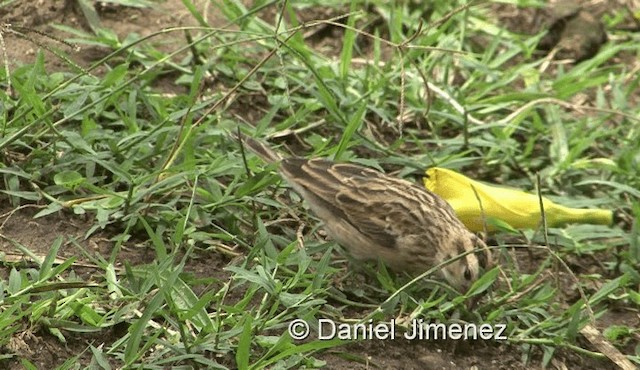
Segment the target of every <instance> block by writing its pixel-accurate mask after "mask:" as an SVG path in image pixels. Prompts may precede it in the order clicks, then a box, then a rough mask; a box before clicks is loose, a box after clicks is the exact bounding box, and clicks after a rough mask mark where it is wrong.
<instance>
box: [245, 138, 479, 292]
mask: <svg viewBox="0 0 640 370" xmlns="http://www.w3.org/2000/svg"><path fill="white" fill-rule="evenodd" d="M240 139H241V141H242V142H243V143H244V145H246V147H247V148H249V149H250V150H251V151H252V152H254V153H255V154H257V155H258V156H259V157H260V158H262V159H263V160H264V161H266V162H268V163H271V162H279V166H278V169H279V172H280V174H281V175H282V177H283V178H284V179H285V180H286V181H287V182H288V183H289V184H290V185H291V187H292V188H293V189H294V190H295V191H296V192H298V193H299V194H300V195H301V196H302V198H304V199H305V200H306V201H307V203H308V204H309V207H310V208H311V210H312V211H313V212H315V214H316V215H317V216H318V217H319V218H320V219H321V220H322V221H323V222H324V224H325V227H326V229H327V231H328V233H329V235H331V237H333V239H334V240H336V241H337V242H338V243H339V244H340V245H342V246H343V247H345V248H346V249H347V251H348V252H349V253H350V254H351V255H352V256H353V257H355V258H356V259H361V260H376V259H379V260H381V261H382V262H383V263H385V264H386V265H387V266H388V267H390V268H391V269H393V270H395V271H405V272H408V273H410V274H412V275H416V274H420V273H423V272H425V271H426V270H428V269H429V268H431V267H433V266H434V265H436V264H439V263H441V262H443V261H446V260H450V259H452V258H454V257H455V256H457V255H459V254H462V253H465V252H467V251H472V250H476V252H477V253H469V254H467V255H465V256H464V257H461V258H459V259H457V260H455V261H453V262H451V263H449V264H447V265H446V266H444V267H443V268H442V269H441V273H442V275H443V276H444V278H445V279H446V280H447V281H448V282H449V283H450V284H451V285H453V286H454V287H456V288H458V289H460V290H462V291H466V290H467V289H468V288H469V286H470V285H471V284H472V283H473V282H474V281H476V280H477V278H478V275H479V274H480V268H485V267H487V265H488V263H489V260H490V254H489V250H488V249H487V246H486V245H485V243H484V242H483V241H482V240H481V239H480V238H478V237H477V236H476V235H474V234H473V233H472V232H470V231H469V230H468V229H467V228H466V227H465V226H464V225H463V224H462V222H461V221H460V220H459V219H458V218H457V217H456V215H455V213H454V211H453V209H452V208H451V206H449V204H448V203H447V202H446V201H444V200H443V199H442V198H440V197H438V196H437V195H435V194H433V193H431V192H430V191H428V190H426V189H425V188H423V187H421V186H418V185H416V184H413V183H411V182H409V181H406V180H401V179H398V178H394V177H391V176H388V175H385V174H384V173H381V172H378V171H376V170H373V169H370V168H366V167H362V166H359V165H355V164H349V163H335V162H332V161H329V160H325V159H304V158H296V157H290V158H283V157H281V156H280V155H279V154H277V153H276V152H275V151H274V150H272V149H271V148H269V147H268V146H267V145H265V144H263V143H261V142H259V141H257V140H255V139H253V138H250V137H248V136H246V135H244V134H241V136H240Z"/></svg>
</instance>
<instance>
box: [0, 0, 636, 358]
mask: <svg viewBox="0 0 640 370" xmlns="http://www.w3.org/2000/svg"><path fill="white" fill-rule="evenodd" d="M86 3H87V2H83V4H84V6H87V4H86ZM184 3H185V6H187V7H189V9H190V11H191V14H192V15H193V17H194V19H195V20H196V21H197V22H198V23H199V24H200V27H192V28H189V29H188V33H189V34H190V38H189V40H192V42H191V43H190V44H187V42H186V41H184V42H183V43H174V44H173V50H172V52H170V53H167V52H164V51H161V50H160V49H158V48H155V47H154V46H153V42H154V40H155V39H156V38H157V37H161V36H164V35H167V34H168V35H172V36H174V37H176V38H178V39H184V37H183V36H182V35H183V34H184V32H185V29H183V28H175V29H171V30H162V31H161V30H158V32H157V33H155V34H154V35H152V36H150V37H147V38H146V39H137V38H136V36H135V35H130V36H129V37H128V38H127V39H126V40H118V39H117V36H116V35H115V33H113V32H112V31H110V30H105V29H103V28H101V26H100V25H99V24H98V23H95V22H96V21H95V19H94V18H93V17H92V16H87V17H88V19H89V20H90V21H91V22H93V23H92V29H93V30H94V33H93V34H92V33H85V32H81V31H77V30H75V31H73V30H71V29H69V28H65V27H59V28H61V29H65V30H67V31H69V32H73V34H72V33H69V35H70V36H69V40H68V41H70V42H74V43H77V44H79V45H102V46H106V47H108V48H110V49H111V50H112V51H113V53H112V54H110V55H109V56H108V57H106V58H104V59H103V60H100V61H97V62H96V64H95V65H94V66H92V67H90V68H87V70H86V73H85V72H80V73H77V74H75V73H74V72H52V71H50V70H47V68H45V60H44V56H43V54H42V53H38V54H37V57H36V59H35V62H34V63H33V64H31V65H25V66H20V67H16V68H12V69H11V71H10V72H11V86H12V87H13V89H14V91H15V94H13V96H9V95H7V94H6V93H5V92H4V91H3V92H0V96H1V104H2V107H1V112H0V113H1V114H2V135H1V137H0V150H2V153H3V157H4V159H3V163H2V165H0V175H1V176H2V179H3V181H4V187H3V190H2V193H3V194H4V196H3V201H5V202H7V204H11V205H12V206H13V207H18V206H19V205H21V204H30V203H38V204H41V205H45V206H46V207H44V208H43V209H42V210H41V211H40V212H39V213H38V216H39V217H44V216H47V215H50V214H54V213H58V212H59V211H60V210H64V212H63V213H62V215H63V217H69V218H72V217H74V214H89V215H91V216H92V217H94V219H95V223H94V226H93V227H92V228H91V229H90V230H88V231H87V236H89V235H95V234H99V233H103V234H101V235H104V233H107V235H109V238H110V242H111V243H112V245H113V248H112V252H111V254H110V255H102V256H98V255H95V254H94V253H93V252H91V251H88V250H87V249H85V247H83V243H82V241H74V242H73V245H74V246H75V248H77V253H76V255H77V257H76V258H71V259H66V260H64V262H62V263H54V260H55V258H56V257H57V254H58V250H59V247H60V245H61V243H62V241H63V240H62V239H58V240H56V242H55V243H54V244H53V245H52V246H51V249H50V252H49V254H48V255H47V256H46V258H41V257H38V256H37V255H33V253H31V257H32V259H33V260H35V261H36V262H37V263H36V265H35V266H36V267H24V266H23V265H21V264H17V265H12V264H9V263H5V270H6V271H8V273H7V274H6V275H7V278H6V279H3V280H0V288H1V289H0V307H1V309H0V346H7V345H8V343H9V341H10V338H11V337H12V336H13V335H17V334H18V333H20V332H22V331H25V330H26V328H27V327H32V326H34V327H38V328H40V330H41V331H42V332H46V333H50V334H53V335H54V336H56V337H58V338H59V340H60V342H61V343H62V342H64V340H65V337H69V336H73V337H80V338H82V336H83V335H84V334H86V333H107V332H109V333H120V334H119V336H116V337H112V340H111V341H110V342H109V343H105V345H104V346H93V345H90V346H88V347H87V352H88V353H91V356H89V357H90V358H91V361H92V362H93V364H94V365H95V366H97V367H99V368H105V369H107V368H110V367H132V368H133V367H136V368H137V367H142V366H144V367H145V368H163V367H165V366H183V367H187V366H192V367H199V368H214V369H215V368H220V369H226V368H239V369H258V368H279V369H285V368H300V367H303V366H304V367H307V368H316V367H321V366H322V365H323V364H325V362H326V361H330V360H329V359H330V357H326V356H323V351H325V350H326V349H333V350H334V352H337V353H340V352H346V354H344V356H349V354H348V352H349V350H348V349H345V347H344V345H345V344H347V341H341V340H330V341H321V340H314V339H311V340H308V341H302V342H301V341H296V340H293V339H292V338H290V337H289V336H287V335H283V333H285V332H286V330H287V325H288V324H289V323H290V322H291V321H292V320H294V319H304V320H307V321H308V322H309V323H311V325H312V328H313V323H315V322H317V320H318V319H319V318H330V319H333V320H336V321H346V322H352V323H355V322H359V321H362V322H366V320H369V319H373V320H374V321H376V322H382V321H389V320H390V319H391V318H405V319H407V318H416V319H417V318H421V319H424V320H425V321H429V320H437V321H440V322H444V323H454V322H473V323H490V324H505V325H506V326H507V329H506V335H507V336H508V340H507V341H506V343H500V345H507V344H508V345H512V346H514V348H517V349H518V351H519V353H518V355H517V356H516V357H519V358H520V359H521V360H522V361H523V362H524V363H528V364H534V365H535V364H543V365H545V366H546V365H548V364H550V361H551V359H552V358H553V357H554V356H556V355H557V353H558V350H562V351H568V352H574V353H576V354H577V355H579V356H584V357H596V358H602V357H604V355H603V354H601V353H599V352H598V350H597V349H594V348H593V347H589V346H587V345H586V344H585V343H586V342H585V341H584V340H579V337H580V336H581V334H580V330H581V329H582V328H583V327H584V326H585V325H587V324H588V323H589V322H590V320H592V319H593V318H599V317H601V316H603V315H605V314H607V313H610V312H611V311H612V310H614V309H616V310H618V309H620V308H622V309H623V310H631V311H637V309H638V305H639V304H640V292H639V291H638V286H639V283H640V274H638V268H639V267H640V242H639V237H638V215H639V214H640V202H639V199H640V191H639V190H638V189H640V173H639V162H640V150H639V146H640V124H639V119H638V118H637V117H640V109H639V108H638V106H637V104H636V102H637V100H638V98H639V97H640V96H639V95H638V84H639V83H640V78H638V74H637V73H636V72H635V71H634V70H633V66H632V65H630V64H628V63H627V61H630V60H631V61H634V60H635V56H636V55H637V54H638V53H639V52H640V46H639V45H640V43H639V42H638V39H637V38H638V37H637V35H636V34H633V33H629V32H625V31H617V30H615V29H614V24H609V25H608V27H609V29H608V31H609V32H610V33H611V34H613V35H615V36H617V37H614V38H613V39H612V41H610V42H609V43H607V44H606V45H604V46H603V47H602V48H601V50H600V52H599V53H598V54H597V55H596V56H595V57H593V58H591V59H589V60H586V61H584V62H581V63H579V64H577V65H576V66H573V67H572V66H569V65H554V64H552V67H551V68H546V69H545V70H544V71H542V69H543V66H544V65H545V63H548V60H546V59H545V56H544V55H539V54H537V53H534V52H533V51H534V49H535V46H536V44H537V42H538V41H539V40H540V37H539V36H530V35H519V34H515V33H512V32H509V31H507V30H506V29H503V28H502V26H501V25H500V24H498V23H496V21H495V19H492V18H491V17H490V11H489V9H488V7H487V6H486V5H480V6H472V7H469V8H460V6H461V5H463V3H462V2H454V3H453V4H450V2H444V1H443V2H436V3H434V4H432V5H430V6H431V8H429V9H426V8H421V7H413V6H411V5H410V4H412V3H406V4H405V3H402V2H400V3H398V4H396V5H388V4H387V2H373V3H369V4H370V7H369V8H367V9H368V10H362V9H364V3H363V2H359V1H354V2H353V3H352V4H351V6H350V7H349V5H348V4H347V5H346V6H340V5H339V3H337V2H329V4H327V3H326V2H325V3H322V5H323V6H324V7H325V8H328V9H332V11H331V14H333V15H335V16H341V15H346V14H348V17H344V18H340V19H339V22H340V23H342V24H344V25H343V26H336V25H334V23H335V22H338V18H334V19H332V20H331V21H329V20H328V19H329V16H326V13H317V14H318V15H319V16H320V14H325V15H322V16H321V18H319V20H318V21H317V22H315V21H307V22H306V23H303V22H302V21H301V20H299V19H297V18H296V16H295V14H297V12H301V11H304V9H307V11H308V9H309V8H307V6H311V5H313V6H316V7H317V6H319V4H315V2H313V1H304V2H295V5H293V4H294V2H290V3H286V4H282V3H279V2H278V3H266V4H265V5H264V6H263V7H259V9H258V10H251V9H246V8H244V7H243V6H241V5H240V4H239V2H233V1H228V2H224V4H223V3H222V2H220V3H216V5H215V6H217V7H218V8H219V11H220V12H221V13H222V14H224V16H225V17H226V18H227V19H228V21H229V24H233V25H234V27H231V28H226V29H225V28H208V27H209V26H210V25H208V24H207V23H206V20H205V18H204V17H203V16H202V15H201V14H199V13H198V10H197V8H196V7H195V6H193V4H192V3H191V2H190V1H188V0H187V1H184ZM283 5H284V9H283V8H282V6H283ZM531 5H533V4H531ZM261 9H268V10H270V12H269V14H270V16H269V17H267V16H265V15H264V13H262V12H261V11H260V10H261ZM83 11H85V13H84V14H85V15H87V14H90V11H91V8H90V7H89V8H87V9H86V10H83ZM87 12H89V13H87ZM452 12H453V13H452ZM283 14H284V15H286V17H285V18H286V21H285V19H281V15H283ZM298 14H299V13H298ZM274 18H275V21H274V20H273V19H274ZM420 19H424V22H423V23H421V22H420ZM612 22H613V20H612ZM276 24H277V25H279V28H277V29H276ZM217 26H219V25H217ZM323 27H330V28H334V27H335V28H337V29H339V30H344V35H343V36H342V39H332V40H330V42H331V43H330V44H329V45H330V46H329V47H327V46H326V45H323V44H322V43H320V44H318V45H315V46H316V47H315V48H314V47H313V42H311V41H309V40H305V39H304V38H303V35H304V34H305V33H307V32H310V31H317V30H321V29H322V28H323ZM314 37H315V36H314ZM323 41H326V40H323ZM53 47H56V48H58V47H59V48H60V49H62V52H64V46H63V45H62V46H61V45H55V44H54V45H53ZM363 61H366V62H363ZM99 66H100V67H106V71H107V72H106V73H105V74H104V75H98V74H97V73H96V72H95V69H96V68H97V67H99ZM70 69H71V70H73V68H70ZM2 74H3V78H2V80H3V81H6V76H5V75H4V74H5V72H4V71H2ZM161 79H165V80H167V79H168V80H169V81H170V82H175V83H177V84H178V85H179V88H176V94H174V95H167V94H165V93H162V92H160V90H158V89H157V88H155V87H156V86H157V85H158V81H159V80H161ZM451 80H455V81H457V82H455V83H451V82H450V81H451ZM427 85H432V86H436V87H438V88H439V89H440V90H441V91H442V93H437V92H434V90H432V91H431V92H430V93H429V94H427V93H426V91H425V86H427ZM457 105H460V106H462V107H463V109H464V111H462V112H461V111H460V109H457V108H456V107H457ZM398 117H404V119H398ZM238 127H240V128H242V129H243V130H246V131H248V132H252V133H254V134H255V136H257V137H261V138H263V139H266V140H269V141H270V142H271V143H273V144H274V146H276V147H278V148H279V149H278V150H280V151H282V152H285V153H287V152H288V150H289V148H293V150H294V151H295V154H297V155H301V156H325V157H331V158H335V159H338V160H342V161H353V162H357V163H361V164H365V165H368V166H372V167H375V168H379V169H384V170H385V171H388V172H393V173H394V174H396V175H397V176H401V177H407V178H410V177H411V175H412V174H414V173H416V171H417V172H419V173H421V172H422V171H423V170H424V169H426V168H428V167H430V166H433V165H437V166H442V167H447V168H452V169H455V170H458V171H460V172H463V173H465V174H467V175H469V176H471V177H474V178H477V179H482V180H486V181H490V182H498V183H502V184H508V185H512V186H516V187H520V188H523V189H528V190H532V189H534V187H535V179H536V174H540V177H541V186H542V189H541V191H542V193H543V194H545V195H548V196H550V197H551V198H552V199H553V200H554V201H557V202H558V203H562V204H566V205H570V206H576V207H601V208H610V209H616V210H618V212H619V214H620V215H621V219H622V222H620V223H618V224H617V225H614V226H613V227H604V226H584V225H574V226H569V227H566V228H562V229H549V230H547V232H548V235H549V244H550V245H549V246H545V245H544V238H543V232H542V231H541V230H536V231H524V232H523V233H522V234H518V235H510V234H497V235H495V236H494V239H495V241H496V243H494V245H496V244H497V245H496V248H495V249H494V251H495V253H496V254H498V255H501V256H502V258H501V260H502V261H503V263H502V264H501V266H500V267H499V269H498V268H497V269H494V270H491V271H490V272H488V273H487V274H485V276H484V277H483V278H482V279H481V280H480V281H479V282H478V284H477V285H476V286H475V288H474V289H472V290H471V291H470V292H469V293H467V294H466V295H460V294H459V293H456V292H455V291H453V290H452V289H450V288H448V287H446V286H445V285H444V283H442V282H439V281H434V280H429V279H428V278H424V279H416V280H415V281H409V279H407V278H405V277H401V276H400V277H399V276H393V275H391V274H389V273H387V272H386V271H385V270H384V269H378V268H377V267H376V266H362V267H359V268H357V269H355V270H354V269H351V268H349V267H350V265H349V264H348V263H347V261H346V258H345V257H344V254H342V253H341V252H339V251H340V250H341V249H340V248H339V247H338V246H336V245H335V244H334V243H333V242H330V241H325V239H324V238H322V237H321V233H320V232H319V231H320V230H321V225H320V223H319V222H318V220H317V219H316V218H315V216H314V215H312V214H310V213H309V212H308V211H307V209H306V208H305V207H304V205H303V203H301V202H300V201H299V197H298V196H297V195H296V194H295V193H293V192H290V191H288V190H286V185H285V184H284V183H282V182H281V181H280V178H279V177H278V176H277V174H276V173H275V172H274V171H273V167H269V166H265V164H264V163H262V162H260V160H259V159H257V158H256V157H254V156H252V155H249V154H247V156H246V158H243V156H242V155H241V152H240V150H239V147H238V143H236V142H234V140H233V139H231V137H230V135H229V134H230V133H231V132H234V131H235V130H236V129H237V128H238ZM294 134H295V136H296V137H297V138H299V139H300V140H301V141H298V140H296V139H294V138H293V137H294ZM283 136H284V137H286V139H282V137H283ZM301 142H304V145H302V144H301ZM284 143H287V144H288V145H286V146H285V145H280V144H284ZM245 160H246V162H245ZM245 165H246V167H245ZM104 230H107V231H104ZM65 241H67V240H65ZM133 244H141V245H143V246H144V247H145V248H147V252H146V253H148V254H151V256H152V257H153V262H151V263H149V264H131V263H127V261H122V258H121V253H122V250H123V248H135V247H133ZM507 246H514V247H519V248H515V249H516V250H519V251H523V250H524V247H526V246H529V247H530V249H532V250H533V251H534V252H535V254H536V256H537V260H536V262H534V263H533V267H534V268H533V269H532V270H527V271H528V272H524V271H523V269H520V268H519V267H518V266H527V265H530V264H531V263H529V262H528V258H529V257H528V256H527V255H526V254H520V253H518V257H517V258H514V254H513V252H511V250H510V249H509V248H507ZM16 248H18V250H20V251H22V252H21V253H23V254H25V255H27V256H29V255H30V251H29V249H28V248H27V247H25V246H21V245H18V243H16ZM336 251H338V252H336ZM141 254H142V252H141ZM589 256H593V257H589ZM81 258H82V259H85V260H89V261H90V262H91V263H92V264H93V265H95V266H96V268H95V271H93V272H92V274H91V275H92V278H91V279H88V278H86V277H83V276H82V275H79V274H76V273H75V269H76V265H75V264H76V262H77V261H78V260H79V259H81ZM203 259H205V261H208V260H211V261H217V262H215V263H214V262H211V263H210V264H209V267H210V268H211V270H208V269H206V268H202V269H200V270H198V271H197V272H195V273H194V272H193V270H190V269H189V268H187V267H188V266H190V265H192V264H194V263H195V262H198V261H202V260H203ZM576 260H578V261H580V263H579V264H578V263H575V261H576ZM594 260H597V261H599V262H600V264H601V266H602V268H596V269H594V270H584V271H583V270H580V269H578V268H577V267H578V265H580V266H582V265H587V266H589V265H590V264H592V263H593V261H594ZM560 261H574V263H571V262H569V263H567V262H564V263H561V262H560ZM123 262H124V264H122V263H123ZM204 265H205V266H206V265H207V263H205V264H204ZM567 267H572V268H574V269H576V271H575V272H574V273H572V275H573V276H575V277H576V278H577V281H572V280H571V279H568V280H567V279H564V280H563V281H558V280H556V279H553V278H550V277H552V276H554V274H557V272H558V271H561V272H564V273H565V274H566V273H567V272H568V271H567V269H566V268H567ZM363 276H365V277H363ZM565 276H566V275H565ZM568 284H571V285H570V286H568ZM489 285H492V288H489ZM578 287H579V291H580V294H578V293H577V292H576V289H577V288H578ZM487 289H488V291H487ZM569 293H573V294H571V295H569ZM472 299H479V302H478V305H477V306H476V307H475V308H474V309H473V310H470V309H469V308H468V306H467V304H468V302H470V301H471V300H472ZM585 303H588V304H587V305H586V304H585ZM122 327H124V328H125V329H124V330H122V329H120V330H115V328H122ZM604 334H605V336H606V338H607V340H608V341H610V342H611V343H613V344H614V345H617V346H618V347H619V348H620V350H621V351H622V352H623V353H625V355H627V358H628V359H629V360H631V361H633V362H635V363H636V364H639V363H640V344H639V341H638V335H639V334H640V332H639V331H638V328H637V327H634V326H631V325H626V324H625V323H622V322H619V323H617V324H616V325H612V326H611V327H609V328H607V329H606V330H604ZM628 348H632V351H631V352H629V351H628ZM3 353H4V355H2V356H3V357H5V358H13V359H16V360H18V361H22V363H23V365H24V366H26V367H28V366H29V364H31V365H32V366H35V365H33V364H32V363H31V362H30V360H29V359H27V358H25V357H20V356H19V355H15V354H12V353H11V351H3ZM563 353H566V352H563ZM80 355H81V354H78V356H80ZM350 355H351V356H352V357H355V358H354V361H362V362H364V361H366V359H365V358H364V355H362V354H358V353H354V354H350ZM75 361H76V359H68V361H67V363H66V364H65V365H63V366H62V368H70V367H72V366H73V363H74V362H75ZM330 367H331V366H329V368H330Z"/></svg>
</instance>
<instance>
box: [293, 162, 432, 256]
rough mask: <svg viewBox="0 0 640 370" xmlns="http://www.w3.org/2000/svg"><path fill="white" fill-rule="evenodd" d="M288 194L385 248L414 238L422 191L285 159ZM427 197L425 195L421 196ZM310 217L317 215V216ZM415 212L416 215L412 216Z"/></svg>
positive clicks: (380, 177) (371, 175)
mask: <svg viewBox="0 0 640 370" xmlns="http://www.w3.org/2000/svg"><path fill="white" fill-rule="evenodd" d="M281 169H282V171H283V174H284V175H285V177H287V179H288V180H289V182H291V183H292V186H293V187H294V189H296V190H298V191H300V192H302V193H303V194H302V195H303V197H305V198H306V199H307V201H308V202H309V203H310V204H311V206H312V209H313V205H314V204H315V205H316V206H317V207H323V208H324V209H327V210H329V211H330V214H332V215H335V217H339V218H341V219H343V220H345V221H347V222H349V223H350V224H351V225H352V226H353V227H354V228H355V229H356V230H358V231H359V232H360V233H361V234H363V235H365V236H367V237H368V238H370V239H371V240H372V241H373V242H375V243H376V244H379V245H380V246H383V247H385V248H395V247H396V244H397V243H398V240H399V238H403V237H406V236H407V235H408V234H414V233H417V232H420V231H421V230H420V228H421V227H423V225H421V224H420V222H421V220H424V217H423V216H424V215H420V214H418V213H419V212H423V211H424V207H421V206H420V203H419V202H420V201H424V199H423V198H420V199H418V200H416V199H415V193H416V191H418V192H419V193H420V194H421V195H422V196H423V197H424V196H425V194H426V193H425V191H423V190H422V188H420V187H418V186H416V185H413V184H411V183H409V182H407V181H404V180H399V179H395V178H393V177H389V176H387V175H384V174H382V173H380V172H378V171H375V170H373V169H369V168H366V167H361V166H357V165H353V164H346V163H344V164H342V163H340V164H337V163H333V162H329V161H325V160H305V159H300V158H287V159H285V160H283V162H282V167H281ZM426 195H429V194H426ZM315 211H316V213H318V214H319V215H320V216H321V217H322V215H321V214H320V213H321V212H318V210H315ZM416 212H418V213H416Z"/></svg>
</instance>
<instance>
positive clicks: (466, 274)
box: [464, 268, 471, 280]
mask: <svg viewBox="0 0 640 370" xmlns="http://www.w3.org/2000/svg"><path fill="white" fill-rule="evenodd" d="M464 278H465V279H467V280H471V271H470V270H469V269H468V268H467V269H464Z"/></svg>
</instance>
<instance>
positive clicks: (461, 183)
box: [424, 167, 613, 231]
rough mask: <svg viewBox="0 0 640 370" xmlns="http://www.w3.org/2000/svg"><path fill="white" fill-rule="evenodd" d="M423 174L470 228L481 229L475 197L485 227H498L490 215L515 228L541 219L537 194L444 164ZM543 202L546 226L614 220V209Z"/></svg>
mask: <svg viewBox="0 0 640 370" xmlns="http://www.w3.org/2000/svg"><path fill="white" fill-rule="evenodd" d="M426 174H427V176H426V177H425V178H424V185H425V187H426V188H427V189H429V190H430V191H432V192H434V193H435V194H437V195H439V196H440V197H441V198H443V199H444V200H446V201H447V202H448V203H449V204H450V205H451V207H453V209H454V211H455V212H456V214H457V215H458V218H460V220H461V221H462V222H463V223H464V224H465V226H467V228H469V230H471V231H483V230H484V227H483V222H482V215H481V212H480V205H479V202H478V198H480V201H481V202H482V209H483V211H484V215H485V217H486V219H487V230H488V231H495V230H496V229H497V228H496V227H495V225H494V224H493V223H492V222H491V219H492V218H493V219H498V220H501V221H503V222H506V223H507V224H509V225H510V226H511V227H512V228H515V229H533V228H536V227H538V226H539V225H540V223H541V222H542V217H541V215H540V200H539V199H538V195H535V194H529V193H525V192H524V191H521V190H518V189H514V188H506V187H500V186H495V185H487V184H483V183H481V182H478V181H475V180H472V179H470V178H468V177H466V176H464V175H462V174H459V173H457V172H455V171H452V170H448V169H445V168H439V167H433V168H430V169H428V170H427V171H426ZM474 189H475V192H477V194H478V196H477V197H476V194H475V193H474ZM542 202H543V204H544V212H545V217H546V219H547V226H548V227H560V226H562V225H565V224H568V223H586V224H602V225H610V224H611V223H612V222H613V212H612V211H610V210H604V209H576V208H569V207H565V206H561V205H559V204H556V203H554V202H552V201H551V200H549V199H547V198H545V197H542ZM498 223H499V222H498Z"/></svg>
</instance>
